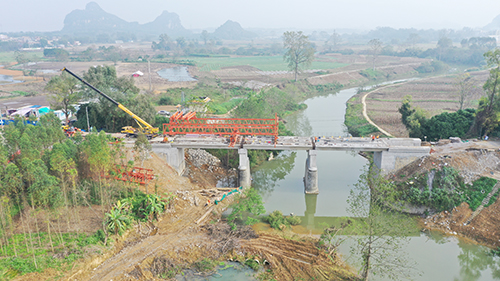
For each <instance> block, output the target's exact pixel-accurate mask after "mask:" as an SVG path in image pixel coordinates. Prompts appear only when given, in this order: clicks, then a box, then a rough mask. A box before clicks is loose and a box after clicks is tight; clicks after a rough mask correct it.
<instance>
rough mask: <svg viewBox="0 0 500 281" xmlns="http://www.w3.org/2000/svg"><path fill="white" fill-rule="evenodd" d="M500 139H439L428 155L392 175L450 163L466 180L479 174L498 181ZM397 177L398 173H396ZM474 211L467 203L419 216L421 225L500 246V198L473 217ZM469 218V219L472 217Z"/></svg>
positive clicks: (489, 244) (472, 179)
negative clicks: (439, 141) (463, 140)
mask: <svg viewBox="0 0 500 281" xmlns="http://www.w3.org/2000/svg"><path fill="white" fill-rule="evenodd" d="M499 148H500V141H469V142H462V143H448V142H447V141H441V143H440V144H438V145H435V146H433V147H432V149H431V155H430V156H427V157H424V158H421V159H418V160H416V161H414V162H413V163H411V164H410V165H407V166H405V167H404V168H402V169H401V170H399V171H397V172H396V173H395V175H405V176H409V175H414V174H421V173H424V172H428V171H430V170H431V169H433V168H437V169H439V168H440V167H443V166H451V167H453V168H455V169H457V170H458V171H459V173H460V175H461V176H462V177H463V178H464V181H465V182H466V183H470V182H472V181H474V180H476V179H478V178H479V177H481V176H486V177H492V178H495V179H497V180H499V181H500V177H499V172H500V150H499ZM396 177H397V176H396ZM472 215H473V211H472V210H471V209H470V208H469V205H468V204H467V203H462V204H461V205H460V206H458V207H456V208H454V209H453V210H451V211H444V212H441V213H437V214H434V215H432V216H428V217H426V218H423V219H422V220H421V223H422V226H423V227H424V228H426V229H430V230H440V231H443V232H445V233H446V234H448V235H458V236H462V237H466V238H470V239H472V240H475V241H477V242H480V243H482V244H485V245H487V246H490V247H499V246H500V201H499V200H498V199H497V201H496V202H495V203H493V204H492V205H490V206H488V207H486V208H484V209H483V210H481V211H480V212H479V213H478V214H477V215H476V216H474V217H472ZM471 218H472V219H471Z"/></svg>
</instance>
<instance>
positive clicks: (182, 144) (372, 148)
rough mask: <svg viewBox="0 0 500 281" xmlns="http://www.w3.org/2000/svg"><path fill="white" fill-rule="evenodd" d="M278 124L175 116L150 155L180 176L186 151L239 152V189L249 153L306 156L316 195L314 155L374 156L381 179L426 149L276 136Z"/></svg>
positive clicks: (307, 178)
mask: <svg viewBox="0 0 500 281" xmlns="http://www.w3.org/2000/svg"><path fill="white" fill-rule="evenodd" d="M278 128H279V119H278V116H277V115H275V118H269V119H253V118H250V119H243V118H198V117H196V114H195V113H194V112H189V113H185V114H183V113H182V112H176V113H174V114H173V115H172V116H171V117H170V121H169V123H166V124H163V137H161V138H155V139H153V140H151V145H152V148H153V151H154V152H156V153H157V154H158V155H160V156H161V157H163V158H164V159H165V160H166V161H167V163H169V165H171V166H172V167H173V168H174V169H176V171H177V172H178V173H182V172H183V171H184V169H185V161H184V150H185V149H186V148H203V149H238V154H239V166H238V170H239V183H240V185H241V186H250V185H251V176H250V161H249V159H248V149H257V150H304V151H306V152H307V159H306V163H305V174H304V188H305V192H306V193H310V194H317V193H319V188H318V167H317V164H316V157H317V152H318V151H319V150H328V151H363V152H373V153H374V162H375V164H376V165H377V167H378V168H379V169H381V170H382V172H383V173H388V172H390V171H393V170H396V169H398V168H401V167H403V166H404V165H406V164H408V163H410V162H412V161H414V160H415V159H417V158H420V157H422V156H426V155H429V152H430V147H425V146H421V140H420V139H412V138H380V139H379V138H357V137H349V136H312V137H295V136H293V137H290V136H278Z"/></svg>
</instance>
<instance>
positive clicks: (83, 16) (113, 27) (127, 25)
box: [61, 2, 500, 40]
mask: <svg viewBox="0 0 500 281" xmlns="http://www.w3.org/2000/svg"><path fill="white" fill-rule="evenodd" d="M379 29H380V28H379ZM379 29H377V31H378V32H381V30H379ZM389 29H390V28H389ZM391 30H392V29H391ZM482 30H483V31H487V32H488V33H490V34H491V33H492V31H498V30H500V15H498V16H497V17H495V18H494V19H493V20H492V22H491V23H490V24H488V25H486V26H484V27H483V28H482ZM255 31H256V32H258V33H259V35H261V36H271V37H276V36H279V35H280V34H281V33H282V30H271V31H262V30H255ZM399 31H401V30H399ZM430 31H435V30H430ZM436 32H437V31H436ZM61 33H62V34H68V35H84V36H85V35H91V36H96V35H100V34H108V35H111V34H115V35H117V34H120V33H123V34H133V35H136V36H139V37H141V38H149V40H154V39H156V38H158V36H159V35H160V34H167V35H168V36H169V37H170V38H172V39H175V38H177V37H181V36H183V37H186V38H195V37H198V38H199V34H194V33H193V32H191V31H190V30H187V29H186V28H184V27H183V26H182V24H181V21H180V18H179V15H177V14H176V13H169V12H167V11H163V12H162V13H161V14H160V15H159V16H158V17H157V18H156V19H155V20H154V21H152V22H149V23H145V24H139V23H138V22H128V21H125V20H123V19H121V18H119V17H117V16H115V15H113V14H110V13H107V12H106V11H104V10H103V9H102V8H101V7H100V6H99V5H98V4H97V3H95V2H90V3H88V4H87V5H86V7H85V9H84V10H74V11H72V12H70V13H69V14H68V15H66V18H65V19H64V27H63V29H62V30H61ZM268 33H269V34H268ZM354 33H356V32H354ZM392 33H394V32H392ZM392 33H391V34H388V35H387V36H389V35H390V36H392V37H393V36H394V34H392ZM478 34H479V33H478ZM313 35H314V32H313V34H312V35H311V36H312V37H314V36H313ZM457 35H460V34H457ZM380 36H381V35H379V37H377V38H382V37H383V36H382V37H380ZM470 36H478V35H469V37H470ZM481 36H482V35H481ZM112 37H115V38H118V37H120V36H118V37H117V36H112ZM125 37H126V36H125ZM132 37H133V36H132ZM210 37H211V38H214V39H224V40H251V39H253V38H256V37H258V35H257V34H256V33H253V32H250V31H248V30H245V29H243V28H242V27H241V25H240V24H239V23H237V22H235V21H231V20H228V21H226V22H225V23H224V24H223V25H221V26H220V27H218V28H217V29H216V30H215V31H214V32H213V33H212V34H210ZM327 37H328V36H327ZM423 37H425V36H423ZM427 37H428V36H427ZM320 39H321V40H326V39H328V38H320ZM431 39H432V38H431ZM454 39H456V38H454ZM316 40H318V39H317V38H316ZM457 40H458V39H457Z"/></svg>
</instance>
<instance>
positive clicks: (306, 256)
mask: <svg viewBox="0 0 500 281" xmlns="http://www.w3.org/2000/svg"><path fill="white" fill-rule="evenodd" d="M127 158H128V159H127V160H129V159H133V158H134V152H133V151H130V152H129V153H128V157H127ZM186 161H187V163H186V164H187V173H188V175H189V176H190V178H188V177H186V176H179V175H177V173H176V172H175V171H174V170H173V169H172V168H171V167H170V166H168V165H167V164H166V162H165V161H164V160H163V159H161V158H160V157H158V156H157V155H156V154H154V153H152V154H151V155H150V158H149V159H147V160H146V161H145V162H144V167H145V168H150V169H153V170H154V174H155V179H154V180H153V181H151V182H150V183H149V184H148V185H147V186H141V189H142V190H143V191H146V188H147V191H148V192H149V193H151V192H154V191H156V192H157V193H158V194H160V195H163V194H165V193H171V194H174V195H175V200H174V203H173V204H171V205H170V206H169V208H168V210H167V212H166V213H165V214H164V215H163V216H162V217H161V218H160V220H159V221H158V222H155V224H154V225H153V224H147V223H142V224H139V225H136V226H135V227H134V228H133V229H131V230H129V231H128V232H127V233H126V234H124V235H123V237H110V240H111V243H112V244H113V246H112V247H111V249H109V250H107V251H105V252H104V253H102V254H96V252H94V254H89V255H88V256H87V257H86V258H85V260H84V261H83V262H80V263H79V264H76V265H75V266H74V267H73V268H72V269H71V270H69V271H68V272H64V273H61V272H56V271H55V270H48V271H46V272H44V273H33V274H28V275H24V276H22V278H21V279H22V280H44V279H48V278H58V279H59V280H99V281H101V280H114V281H116V280H165V278H160V276H166V274H168V273H169V272H171V271H172V270H174V269H175V268H177V267H180V268H187V267H190V265H192V264H193V263H195V262H199V261H200V260H202V259H203V258H210V259H215V260H221V261H228V260H229V261H232V260H236V261H245V260H246V259H249V258H250V259H254V260H255V261H258V262H259V263H261V264H262V265H263V268H264V269H266V270H267V269H270V270H271V272H272V276H271V277H272V278H274V279H276V280H295V279H297V278H299V279H301V280H313V279H314V280H356V279H355V278H356V274H354V273H353V271H352V269H350V268H349V267H348V266H347V265H345V264H344V263H343V262H342V261H341V259H340V257H337V256H335V257H333V259H332V258H330V257H329V256H327V255H326V254H325V252H324V251H322V250H320V249H319V248H318V245H317V243H316V242H315V241H314V240H309V239H307V238H300V237H298V236H292V239H290V238H287V239H285V238H283V237H284V236H283V234H280V233H279V232H274V233H269V232H256V231H255V230H253V229H252V228H250V227H243V228H238V229H237V230H232V229H231V228H230V227H229V226H228V225H227V223H225V222H223V221H222V219H221V214H222V212H223V211H224V210H225V209H226V208H227V205H228V204H230V203H231V201H232V200H233V198H234V197H232V196H229V197H226V198H229V199H226V200H224V201H223V203H222V204H218V205H214V204H213V202H214V199H217V198H220V197H221V196H222V194H224V192H226V191H227V190H228V189H227V188H216V187H215V184H216V183H217V182H219V181H220V178H222V176H223V175H227V174H228V173H229V174H231V173H232V172H231V171H229V172H228V171H226V170H225V169H223V168H222V167H220V161H219V160H218V159H217V158H215V157H213V156H212V155H210V154H208V153H206V152H205V151H197V150H191V151H189V150H188V151H187V152H186ZM209 200H210V201H209ZM209 202H210V203H209ZM89 230H90V229H89ZM94 231H95V230H94ZM61 274H63V275H64V277H63V278H61ZM199 274H201V275H203V273H199ZM21 279H19V280H21ZM167 279H168V278H167Z"/></svg>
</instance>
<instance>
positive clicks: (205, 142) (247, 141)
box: [168, 135, 420, 151]
mask: <svg viewBox="0 0 500 281" xmlns="http://www.w3.org/2000/svg"><path fill="white" fill-rule="evenodd" d="M391 140H400V141H399V143H400V145H399V146H404V147H410V146H420V143H419V142H415V141H414V139H375V140H372V139H370V138H354V137H317V139H314V138H310V137H286V136H281V137H279V138H278V141H277V142H276V145H275V144H274V143H273V138H271V137H245V138H244V139H242V141H241V142H239V143H236V144H235V145H234V146H233V147H230V146H229V144H230V143H229V139H228V138H223V137H216V136H202V135H199V136H198V135H196V136H189V135H188V136H182V137H181V136H176V137H173V138H169V142H168V143H169V144H170V146H171V147H177V148H203V149H238V148H246V149H257V150H334V151H387V150H389V148H390V147H394V146H395V142H394V141H391Z"/></svg>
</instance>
